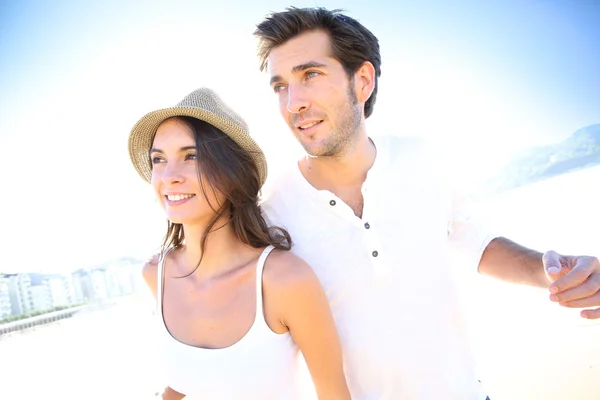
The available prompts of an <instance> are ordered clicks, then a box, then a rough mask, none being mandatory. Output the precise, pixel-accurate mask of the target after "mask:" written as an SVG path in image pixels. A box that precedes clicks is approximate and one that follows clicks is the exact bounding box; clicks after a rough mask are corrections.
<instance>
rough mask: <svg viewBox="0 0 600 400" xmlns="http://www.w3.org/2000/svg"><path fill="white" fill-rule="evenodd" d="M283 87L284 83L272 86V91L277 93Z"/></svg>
mask: <svg viewBox="0 0 600 400" xmlns="http://www.w3.org/2000/svg"><path fill="white" fill-rule="evenodd" d="M283 89H285V85H275V86H273V91H274V92H275V93H279V92H281V91H282V90H283Z"/></svg>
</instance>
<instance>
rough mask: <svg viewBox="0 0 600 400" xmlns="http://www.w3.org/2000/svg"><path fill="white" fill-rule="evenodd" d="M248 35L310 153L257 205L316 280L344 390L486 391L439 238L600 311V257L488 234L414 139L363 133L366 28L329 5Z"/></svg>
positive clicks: (427, 396)
mask: <svg viewBox="0 0 600 400" xmlns="http://www.w3.org/2000/svg"><path fill="white" fill-rule="evenodd" d="M255 35H256V36H257V37H258V38H259V49H258V54H259V58H260V63H261V69H263V70H265V69H266V70H268V73H269V74H270V82H271V87H272V90H273V91H274V92H275V94H276V96H278V97H279V106H280V111H281V114H282V116H283V118H284V120H285V122H286V123H287V124H288V126H289V128H290V130H291V131H292V133H293V134H294V136H295V137H296V138H297V140H298V141H299V142H300V144H301V145H302V146H303V147H304V149H305V150H306V152H307V153H308V155H307V156H306V157H304V158H302V159H301V160H300V161H299V162H298V164H297V165H294V167H293V168H292V169H291V170H290V171H288V172H287V173H286V174H283V176H281V177H280V179H278V180H277V181H275V182H273V187H272V188H271V189H270V190H269V189H265V194H266V200H265V203H264V207H265V212H266V213H267V215H268V217H269V219H270V221H271V222H272V223H275V224H277V225H280V226H285V227H286V228H287V229H288V230H289V232H290V233H291V235H292V239H293V241H294V247H293V251H294V252H295V253H296V254H298V255H299V256H301V257H302V258H304V259H305V260H306V261H307V262H308V263H309V264H310V265H311V266H312V267H313V268H314V270H315V272H316V273H317V275H318V276H319V279H320V280H321V283H322V284H323V286H324V287H325V290H326V292H327V295H328V298H329V301H330V304H331V308H332V311H333V314H334V317H335V320H336V324H337V328H338V330H339V334H340V338H341V340H342V346H343V350H344V361H345V372H346V375H347V379H348V384H349V387H350V390H351V393H352V396H353V399H357V400H363V399H378V400H381V399H390V400H397V399H402V400H417V399H418V400H434V399H435V400H440V399H443V400H453V399H457V400H458V399H460V400H484V399H485V398H486V394H485V393H484V391H483V389H482V388H481V387H480V386H479V384H478V381H477V379H476V376H475V374H474V366H473V360H472V358H471V355H470V353H469V350H468V346H467V343H466V340H465V335H464V331H463V326H462V324H461V320H460V315H459V310H458V305H457V300H456V298H455V294H454V289H455V288H454V285H453V283H452V276H451V273H450V270H449V269H450V268H449V261H448V258H449V257H448V248H447V244H448V243H451V244H453V245H455V247H458V248H461V249H463V250H465V251H466V252H467V253H468V254H470V255H471V260H472V267H473V269H475V268H478V270H479V272H481V273H484V274H489V275H492V276H495V277H498V278H500V279H504V280H508V281H511V282H516V283H522V284H526V285H531V286H536V287H542V288H548V290H549V292H550V299H551V301H554V302H559V303H560V304H561V305H563V306H566V307H578V308H588V309H587V310H584V311H582V312H581V315H582V317H585V318H600V307H599V306H600V264H599V262H598V259H597V258H594V257H585V256H581V257H574V256H562V255H559V254H557V253H555V252H552V251H550V252H546V253H545V254H542V253H539V252H536V251H533V250H529V249H527V248H525V247H522V246H520V245H518V244H516V243H514V242H512V241H510V240H508V239H506V238H502V237H494V236H493V235H491V234H489V233H488V232H486V231H485V230H484V229H482V227H481V226H479V225H478V224H477V223H476V222H475V221H474V220H473V219H472V218H471V217H470V216H469V215H468V213H467V212H466V210H465V208H464V207H463V206H461V205H460V204H459V203H457V202H453V201H452V196H451V195H450V192H449V191H448V190H447V189H446V187H445V184H444V181H443V179H442V177H441V176H440V174H438V172H437V171H436V169H435V168H433V167H432V165H433V164H434V163H433V162H432V157H433V154H432V152H431V151H430V150H428V148H427V146H426V145H425V144H424V143H422V141H420V140H417V139H400V138H393V137H379V136H377V137H375V138H372V137H369V136H368V135H367V131H366V124H365V120H366V118H368V117H369V116H370V115H371V114H372V112H373V106H374V103H375V99H376V94H377V84H378V77H379V76H380V73H381V70H380V64H381V58H380V54H379V44H378V41H377V38H376V37H375V36H374V35H373V34H372V33H371V32H370V31H369V30H368V29H366V28H365V27H364V26H362V25H361V24H360V23H358V22H357V21H356V20H354V19H352V18H349V17H348V16H345V15H343V14H341V13H340V12H338V11H328V10H326V9H323V8H310V9H298V8H288V9H287V10H286V11H284V12H280V13H274V14H271V15H269V16H268V17H267V18H266V19H265V20H264V21H263V22H262V23H260V24H259V25H258V26H257V30H256V32H255ZM392 129H393V126H390V130H392ZM594 307H597V308H595V309H594Z"/></svg>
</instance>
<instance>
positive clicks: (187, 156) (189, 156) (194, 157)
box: [185, 153, 198, 160]
mask: <svg viewBox="0 0 600 400" xmlns="http://www.w3.org/2000/svg"><path fill="white" fill-rule="evenodd" d="M197 158H198V157H196V153H189V154H187V155H186V156H185V159H186V160H196V159H197Z"/></svg>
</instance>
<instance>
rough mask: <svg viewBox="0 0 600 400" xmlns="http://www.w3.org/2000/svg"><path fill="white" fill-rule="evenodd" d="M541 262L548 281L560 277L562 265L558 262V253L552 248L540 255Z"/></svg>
mask: <svg viewBox="0 0 600 400" xmlns="http://www.w3.org/2000/svg"><path fill="white" fill-rule="evenodd" d="M542 264H543V265H544V271H545V272H546V277H547V278H548V280H549V281H550V282H554V281H556V280H557V279H559V278H560V277H561V271H562V265H561V263H560V255H559V254H558V253H557V252H555V251H554V250H550V251H547V252H545V253H544V255H543V256H542Z"/></svg>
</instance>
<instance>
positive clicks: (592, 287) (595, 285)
mask: <svg viewBox="0 0 600 400" xmlns="http://www.w3.org/2000/svg"><path fill="white" fill-rule="evenodd" d="M597 293H600V274H592V275H591V276H590V277H588V279H587V280H586V281H585V282H584V283H582V284H581V285H578V286H575V287H574V288H571V289H567V290H565V291H563V292H560V293H553V294H551V295H550V300H551V301H554V302H557V303H564V302H569V301H573V300H578V299H584V298H587V297H590V296H594V295H595V294H597ZM598 305H599V306H600V304H598Z"/></svg>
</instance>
